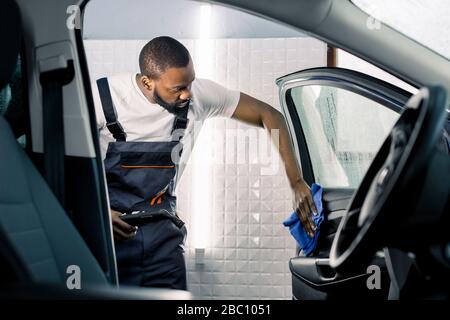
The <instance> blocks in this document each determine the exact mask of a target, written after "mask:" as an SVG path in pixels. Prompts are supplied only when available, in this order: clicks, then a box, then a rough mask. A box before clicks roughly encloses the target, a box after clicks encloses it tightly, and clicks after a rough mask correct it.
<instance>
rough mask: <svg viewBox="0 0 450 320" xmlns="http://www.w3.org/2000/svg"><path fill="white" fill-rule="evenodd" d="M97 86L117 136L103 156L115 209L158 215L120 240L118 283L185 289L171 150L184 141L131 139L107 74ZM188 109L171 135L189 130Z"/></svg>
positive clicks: (108, 123) (181, 229)
mask: <svg viewBox="0 0 450 320" xmlns="http://www.w3.org/2000/svg"><path fill="white" fill-rule="evenodd" d="M97 86H98V89H99V94H100V100H101V103H102V107H103V112H104V114H105V118H106V127H107V128H108V130H109V131H110V132H111V133H112V135H113V137H114V139H115V140H116V141H115V142H110V143H109V145H108V150H107V153H106V158H105V160H104V164H105V171H106V179H107V183H108V193H109V200H110V205H111V209H113V210H116V211H119V212H122V213H125V214H131V213H132V212H136V211H140V212H152V213H157V214H155V219H154V220H153V221H151V222H149V223H147V224H144V225H142V226H140V227H139V228H138V231H137V234H136V236H135V237H134V238H133V239H130V240H127V241H119V242H118V241H116V245H115V248H116V258H117V267H118V273H119V282H120V284H124V285H133V286H145V287H165V288H173V289H181V290H186V289H187V286H186V264H185V260H184V249H183V244H184V240H185V237H186V227H185V226H184V223H183V221H181V220H180V219H179V218H178V216H177V214H176V197H175V196H174V195H173V191H174V190H173V189H174V178H175V175H176V170H177V167H176V165H175V163H173V161H172V149H173V148H174V147H175V146H176V145H177V144H178V143H179V142H178V141H168V142H166V141H161V142H127V141H126V133H125V132H124V130H123V128H122V126H121V125H120V123H119V122H118V120H117V114H116V111H115V108H114V105H113V102H112V98H111V93H110V90H109V85H108V80H107V78H101V79H99V80H97ZM188 110H189V106H187V107H184V108H180V109H179V110H177V113H176V114H175V120H174V124H173V128H172V133H173V132H174V131H175V130H177V131H178V130H184V129H186V126H187V122H188V120H187V113H188ZM149 126H151V123H149ZM179 139H180V140H181V138H179ZM162 209H163V210H162ZM160 212H164V213H166V214H160Z"/></svg>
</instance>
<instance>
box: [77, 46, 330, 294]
mask: <svg viewBox="0 0 450 320" xmlns="http://www.w3.org/2000/svg"><path fill="white" fill-rule="evenodd" d="M181 41H182V42H183V43H184V44H185V45H186V47H187V48H188V49H189V51H190V52H191V55H192V57H193V60H194V65H195V66H196V68H197V67H198V65H199V64H200V63H201V61H197V60H196V57H197V58H198V54H197V52H196V47H197V46H196V41H197V40H186V41H183V40H181ZM146 42H147V40H142V41H141V40H86V41H85V48H86V55H87V60H88V65H89V70H90V74H91V80H94V79H97V78H99V77H100V76H104V75H113V74H116V73H120V72H133V71H138V62H137V61H138V59H137V57H138V54H139V51H140V49H141V47H142V46H143V45H144V44H145V43H146ZM211 44H212V52H213V55H214V59H213V63H212V70H210V74H211V79H212V80H214V81H216V82H218V83H220V84H222V85H224V86H226V87H229V88H233V89H239V90H241V91H243V92H245V93H247V94H250V95H252V96H254V97H256V98H258V99H260V100H262V101H265V102H267V103H269V104H270V105H272V106H274V107H275V108H277V109H279V101H278V99H279V97H278V89H277V87H276V85H275V79H276V78H277V77H279V76H282V75H285V74H287V73H290V72H294V71H297V70H300V69H305V68H311V67H318V66H324V65H325V64H326V46H325V44H323V43H322V42H320V41H317V40H315V39H312V38H274V39H218V40H212V42H211ZM208 127H209V130H214V131H215V132H219V133H220V132H221V131H222V132H223V131H224V129H231V130H234V129H247V128H249V127H248V126H246V125H244V124H241V123H237V122H236V121H233V120H230V119H213V120H211V121H210V123H209V124H208ZM260 130H262V129H260ZM217 141H220V143H217ZM228 142H229V141H228V140H227V139H223V140H216V141H215V143H213V144H212V145H211V146H210V147H212V148H213V152H220V151H222V152H223V150H227V148H230V145H228ZM201 147H202V146H200V148H201ZM196 148H197V146H196ZM246 148H248V145H247V146H246ZM238 151H241V150H238ZM244 151H245V150H244ZM195 152H197V150H195V149H194V153H193V155H194V154H195ZM265 166H267V165H265ZM261 167H262V164H261V163H259V162H258V159H256V161H254V162H252V163H251V164H250V163H246V164H231V165H229V164H223V165H218V164H217V165H212V167H211V168H210V170H211V173H212V174H211V184H210V185H211V189H212V190H206V191H207V192H206V194H209V195H210V196H211V197H212V204H211V207H212V208H211V214H210V215H209V216H207V217H206V216H205V217H202V218H204V219H206V222H207V223H206V228H208V231H209V234H210V243H209V244H208V246H207V247H206V248H205V259H204V263H203V264H196V262H195V248H194V247H193V244H192V237H193V234H192V233H193V232H194V231H195V232H204V231H205V230H198V228H197V229H196V226H195V225H192V221H191V220H192V219H191V218H192V214H193V213H192V212H191V211H192V210H191V207H192V201H191V200H192V194H191V192H192V191H193V190H192V181H193V179H195V176H193V174H192V170H191V169H192V168H191V165H188V166H187V168H186V170H185V172H184V175H183V177H182V179H181V180H180V184H179V187H178V199H179V210H180V213H181V216H182V218H183V219H184V220H185V221H186V224H187V226H188V241H187V248H186V253H187V254H186V257H187V265H188V286H189V289H190V291H191V292H192V293H193V294H194V295H195V296H196V297H197V298H200V299H290V298H291V275H290V272H289V268H288V261H289V258H290V257H292V256H293V255H294V254H295V241H294V240H293V238H291V236H290V234H289V232H288V230H286V229H285V228H284V227H283V226H282V224H281V223H282V221H283V220H284V219H285V218H286V217H288V216H289V214H290V211H291V209H292V207H291V191H290V188H289V186H288V183H287V179H286V176H285V173H284V168H283V166H282V165H280V167H279V170H278V172H277V173H276V174H273V175H264V174H262V171H261ZM197 191H198V190H197ZM203 191H205V190H203Z"/></svg>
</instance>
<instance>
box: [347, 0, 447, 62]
mask: <svg viewBox="0 0 450 320" xmlns="http://www.w3.org/2000/svg"><path fill="white" fill-rule="evenodd" d="M352 2H353V3H354V4H355V5H357V6H358V7H359V8H361V10H363V11H365V12H366V13H367V14H369V15H370V16H371V17H372V18H373V20H372V21H368V23H370V24H371V25H372V26H373V27H377V22H379V21H381V22H383V23H385V24H387V25H389V26H390V27H392V28H394V29H396V30H398V31H400V32H401V33H403V34H405V35H406V36H408V37H410V38H412V39H414V40H415V41H417V42H419V43H421V44H423V45H424V46H426V47H428V48H430V49H431V50H433V51H435V52H437V53H439V54H440V55H442V56H444V57H445V58H447V59H448V60H450V36H449V34H450V1H448V0H433V1H430V0H395V1H392V0H352ZM375 19H376V20H375ZM377 20H378V21H377Z"/></svg>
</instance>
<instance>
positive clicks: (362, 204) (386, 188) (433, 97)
mask: <svg viewBox="0 0 450 320" xmlns="http://www.w3.org/2000/svg"><path fill="white" fill-rule="evenodd" d="M446 102H447V94H446V91H445V89H444V88H442V87H424V88H422V89H421V90H420V91H419V92H418V93H417V94H415V95H414V96H412V97H411V98H410V99H409V100H408V102H407V103H406V105H405V109H404V111H403V113H402V114H401V116H400V117H399V119H398V120H397V122H396V124H395V125H394V127H393V129H392V131H391V133H390V134H389V136H388V137H387V138H386V140H385V141H384V143H383V145H382V146H381V148H380V150H379V151H378V153H377V154H376V156H375V158H374V160H373V161H372V163H371V165H370V166H369V169H368V170H367V172H366V174H365V176H364V178H363V180H362V182H361V184H360V185H359V188H358V190H357V191H356V192H355V194H354V196H353V198H352V200H351V202H350V205H349V206H348V208H347V211H346V214H345V215H344V217H343V218H342V220H341V223H340V225H339V228H338V230H337V232H336V236H335V238H334V240H333V244H332V247H331V252H330V266H331V267H332V268H334V269H335V270H336V271H337V272H341V273H346V272H352V271H356V270H358V271H361V270H362V269H363V268H365V267H367V266H368V265H369V264H370V262H371V259H373V257H374V255H375V252H376V251H377V250H378V249H381V248H383V247H385V246H388V245H390V244H392V243H393V242H394V241H395V238H396V237H397V238H398V237H401V236H402V235H401V234H400V235H399V234H397V232H398V231H399V229H400V228H401V226H402V222H403V220H404V219H405V218H406V217H408V213H409V214H411V213H410V211H409V210H408V208H410V205H411V204H412V203H414V201H415V200H416V199H414V198H413V197H414V196H413V195H417V194H418V192H417V191H418V190H419V191H420V187H421V184H420V183H418V182H419V181H420V179H421V177H423V175H424V172H425V171H426V168H427V165H428V163H429V161H430V159H431V157H432V156H433V153H434V150H435V146H436V144H437V141H438V139H439V137H440V135H441V134H442V130H443V127H444V122H445V120H446V117H447V114H446V107H447V103H446Z"/></svg>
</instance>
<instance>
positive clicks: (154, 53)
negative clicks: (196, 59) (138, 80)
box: [139, 37, 190, 79]
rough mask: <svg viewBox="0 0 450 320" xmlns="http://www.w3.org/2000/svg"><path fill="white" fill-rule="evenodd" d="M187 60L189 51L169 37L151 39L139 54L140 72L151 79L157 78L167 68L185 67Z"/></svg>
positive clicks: (188, 59)
mask: <svg viewBox="0 0 450 320" xmlns="http://www.w3.org/2000/svg"><path fill="white" fill-rule="evenodd" d="M189 61H190V55H189V51H188V50H187V49H186V47H185V46H183V45H182V44H181V43H180V42H179V41H177V40H175V39H174V38H171V37H157V38H154V39H152V40H151V41H149V42H148V43H147V44H146V45H145V46H144V47H143V48H142V50H141V53H140V54H139V68H140V70H141V74H142V75H145V76H147V77H149V78H152V79H158V77H159V76H160V75H161V74H162V73H164V72H165V71H166V70H167V69H168V68H183V67H186V66H187V65H188V64H189Z"/></svg>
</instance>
